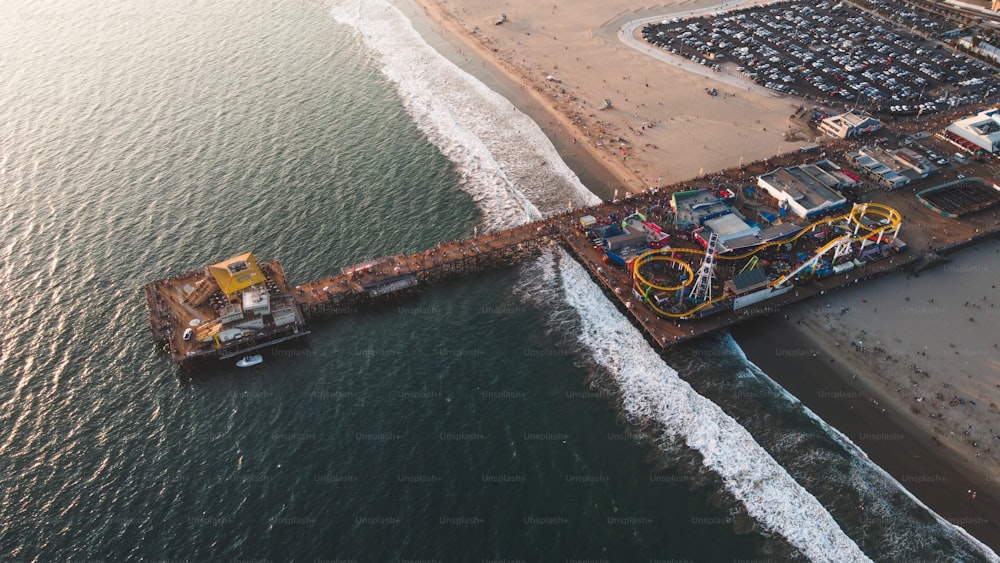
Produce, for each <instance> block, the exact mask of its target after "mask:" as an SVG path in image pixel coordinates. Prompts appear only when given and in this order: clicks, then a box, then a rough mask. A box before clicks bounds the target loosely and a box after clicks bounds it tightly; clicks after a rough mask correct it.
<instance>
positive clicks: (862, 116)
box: [819, 109, 882, 139]
mask: <svg viewBox="0 0 1000 563" xmlns="http://www.w3.org/2000/svg"><path fill="white" fill-rule="evenodd" d="M881 128H882V122H881V121H879V120H878V119H875V118H874V117H872V116H870V115H868V114H867V113H865V112H863V111H859V110H856V109H852V110H851V111H849V112H847V113H842V114H840V115H831V116H830V117H827V118H826V119H824V120H823V121H822V122H820V124H819V129H820V131H822V132H824V133H826V134H827V135H829V136H831V137H836V138H838V139H847V138H850V137H857V136H858V135H861V134H862V133H869V132H871V131H878V130H879V129H881Z"/></svg>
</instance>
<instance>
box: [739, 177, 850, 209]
mask: <svg viewBox="0 0 1000 563" xmlns="http://www.w3.org/2000/svg"><path fill="white" fill-rule="evenodd" d="M757 186H758V187H760V188H762V189H763V190H764V191H766V192H767V193H768V194H770V196H771V197H773V198H774V199H776V200H778V203H779V204H781V205H783V206H787V207H788V210H789V211H791V212H792V213H794V214H795V215H798V216H799V217H803V218H807V219H809V218H812V217H814V216H816V215H820V214H822V213H825V212H827V211H831V210H834V209H837V208H840V207H843V206H845V205H846V204H847V199H846V198H845V197H844V196H842V195H840V193H838V192H837V191H835V190H833V189H832V188H831V187H829V186H827V185H825V184H824V183H823V182H822V181H820V180H819V179H817V178H815V177H814V176H812V175H811V174H809V173H808V172H807V171H806V169H803V167H799V166H792V167H789V168H779V169H778V170H775V171H774V172H770V173H768V174H764V175H762V176H761V177H759V178H757Z"/></svg>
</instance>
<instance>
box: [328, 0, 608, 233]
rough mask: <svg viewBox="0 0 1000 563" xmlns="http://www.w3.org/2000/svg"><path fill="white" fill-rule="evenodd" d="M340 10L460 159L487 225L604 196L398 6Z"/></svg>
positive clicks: (450, 154)
mask: <svg viewBox="0 0 1000 563" xmlns="http://www.w3.org/2000/svg"><path fill="white" fill-rule="evenodd" d="M333 14H334V17H335V18H336V19H337V21H338V22H340V23H344V24H347V25H350V26H352V27H354V28H355V29H357V31H358V33H359V34H360V36H361V38H362V39H363V40H364V42H365V43H366V44H367V45H368V47H369V48H371V49H372V50H373V51H375V52H376V53H378V56H379V59H380V63H381V70H382V72H383V73H384V74H385V76H386V77H388V78H389V80H390V81H391V82H392V83H393V84H394V85H395V86H396V88H397V89H398V91H399V96H400V98H401V99H402V101H403V104H404V105H405V106H406V108H407V111H408V112H409V113H410V115H411V116H412V117H413V120H414V121H415V122H416V124H417V126H418V127H419V128H420V130H421V131H422V132H423V133H424V134H425V135H426V136H427V138H428V139H429V140H430V142H431V143H433V144H434V145H435V146H437V147H438V148H439V149H440V150H441V152H442V154H444V155H445V156H446V157H447V158H448V159H449V160H451V161H452V162H453V163H455V166H456V169H457V171H458V173H459V174H460V176H461V179H462V189H464V190H465V191H467V192H468V193H469V194H471V195H472V197H473V199H474V200H475V202H476V204H477V205H478V206H479V207H480V208H481V209H482V210H483V212H484V213H483V215H484V221H485V223H486V228H487V229H488V230H500V229H504V228H507V227H512V226H515V225H518V224H522V223H525V222H528V221H532V220H535V219H541V218H542V217H543V215H549V214H553V213H556V212H559V211H562V210H564V209H565V208H566V204H567V203H572V204H573V205H585V204H595V203H599V201H600V199H599V198H598V197H597V196H595V195H594V194H593V193H591V192H590V191H588V190H587V188H586V187H584V186H583V184H582V183H580V180H579V178H577V176H576V174H574V173H573V171H572V170H570V168H569V167H568V166H567V165H566V163H565V162H563V160H562V158H561V157H560V156H559V153H558V152H556V149H555V147H553V146H552V143H551V141H549V139H548V137H546V136H545V133H543V132H542V130H541V128H539V127H538V124H536V123H535V122H534V121H532V120H531V118H529V117H528V116H527V115H525V114H524V113H522V112H520V111H519V110H518V109H517V108H516V107H514V105H513V104H511V103H510V102H509V101H508V100H507V99H506V98H504V97H503V96H501V95H500V94H497V93H496V92H494V91H493V90H491V89H489V88H488V87H487V86H486V85H484V84H483V83H482V82H480V81H478V80H477V79H475V78H474V77H472V76H470V75H469V74H468V73H466V72H465V71H463V70H462V69H460V68H459V67H458V66H456V65H455V64H454V63H452V62H451V61H449V60H448V59H446V58H445V57H444V56H442V55H441V54H440V53H438V52H437V51H435V50H434V48H432V47H431V46H430V45H428V44H427V42H426V41H424V39H423V38H422V37H421V36H420V34H419V33H417V31H416V30H415V29H414V28H413V25H412V24H411V22H410V20H409V19H407V18H406V16H405V15H404V14H402V13H401V12H400V11H399V10H397V9H396V8H395V7H394V6H392V5H390V4H389V3H387V2H384V1H382V0H364V1H361V0H345V1H344V2H341V3H339V5H338V6H336V7H335V8H334V9H333Z"/></svg>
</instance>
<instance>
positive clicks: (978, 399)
mask: <svg viewBox="0 0 1000 563" xmlns="http://www.w3.org/2000/svg"><path fill="white" fill-rule="evenodd" d="M949 258H950V261H949V262H948V263H946V264H943V265H940V266H938V267H936V268H934V269H932V270H928V271H925V272H923V273H921V274H920V275H919V276H918V277H914V276H908V275H907V274H906V273H903V272H899V273H895V274H891V275H889V276H886V277H883V278H880V279H877V280H872V281H869V282H866V283H865V284H864V285H863V286H862V285H859V286H857V287H851V288H848V289H844V290H841V291H837V292H834V293H831V294H829V295H827V296H822V297H819V298H817V299H814V300H812V301H809V302H805V303H802V304H799V305H797V306H793V307H790V308H789V309H787V311H786V312H785V313H783V314H782V315H773V316H772V317H770V318H767V319H761V320H758V321H754V322H753V323H750V324H748V325H745V326H741V327H738V328H737V329H736V330H734V336H735V337H736V339H737V341H738V342H739V343H740V345H741V346H742V347H743V348H744V349H745V350H746V352H747V356H748V357H749V358H750V359H751V361H753V362H754V363H756V364H757V365H759V366H760V367H761V368H762V369H764V370H765V371H766V372H767V373H768V374H770V375H771V376H772V377H773V378H774V379H775V380H776V381H777V382H778V383H779V384H781V385H782V386H783V387H785V388H786V389H788V390H789V391H790V392H791V393H792V394H794V395H795V396H796V397H798V398H799V399H800V400H801V401H802V402H803V404H805V405H806V406H807V407H809V408H811V409H812V410H813V411H815V412H816V413H817V414H818V415H819V416H820V417H822V418H823V419H824V420H826V421H827V422H828V423H830V424H831V425H833V426H834V427H836V428H838V429H839V430H841V431H842V432H844V433H845V434H846V435H847V436H848V437H849V438H850V439H851V440H852V441H853V442H854V443H855V444H857V445H858V446H860V447H861V448H862V449H863V450H864V451H865V452H866V453H867V454H868V455H869V456H870V457H871V458H872V459H873V460H874V461H875V462H876V463H878V464H879V465H880V466H881V467H883V468H884V469H886V471H888V472H889V473H890V474H891V475H893V477H895V478H896V480H897V481H899V482H900V483H902V485H903V486H904V487H906V488H907V489H908V490H910V491H911V492H913V493H914V494H916V495H917V497H918V498H920V499H921V500H922V501H923V502H925V503H927V504H928V505H929V506H930V507H931V508H932V509H934V510H935V511H936V512H938V513H939V514H940V515H942V516H943V517H945V518H947V519H948V520H950V521H952V522H953V523H955V524H958V525H960V526H962V527H964V528H966V529H967V530H969V531H970V532H972V533H974V534H975V535H976V536H977V537H979V538H980V539H982V540H983V541H984V542H985V543H987V544H988V545H990V546H991V547H993V548H994V549H998V548H1000V469H998V468H1000V349H998V347H1000V333H998V332H997V331H996V327H997V322H998V319H1000V289H998V288H997V284H998V283H1000V281H998V276H997V271H1000V241H997V240H992V241H986V242H983V243H980V244H979V245H976V246H973V247H971V248H967V249H965V250H962V251H959V252H957V253H955V254H953V255H950V256H949ZM786 315H787V316H786ZM970 491H972V492H974V493H975V495H972V494H971V493H970Z"/></svg>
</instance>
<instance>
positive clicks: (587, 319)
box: [560, 255, 868, 561]
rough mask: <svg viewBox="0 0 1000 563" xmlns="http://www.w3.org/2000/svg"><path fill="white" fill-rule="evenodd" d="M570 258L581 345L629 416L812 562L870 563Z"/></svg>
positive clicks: (567, 278) (566, 280) (566, 281)
mask: <svg viewBox="0 0 1000 563" xmlns="http://www.w3.org/2000/svg"><path fill="white" fill-rule="evenodd" d="M563 258H564V259H562V260H560V264H561V265H562V266H561V277H562V291H563V293H564V295H565V298H566V300H567V301H568V302H569V304H570V305H571V306H572V307H573V308H574V309H576V310H577V311H578V312H579V315H580V319H581V322H582V324H583V326H582V329H581V330H580V334H579V339H580V341H581V343H582V344H583V345H584V346H585V347H586V348H587V350H589V351H590V353H591V354H592V356H593V358H594V360H595V361H596V362H597V363H598V364H599V365H601V366H602V367H604V368H605V369H607V370H608V371H609V372H611V373H612V374H613V376H614V378H615V381H616V383H617V385H618V387H619V390H620V392H621V395H622V400H623V406H624V409H625V414H626V415H628V416H629V417H631V418H633V419H636V420H655V421H656V422H657V423H658V424H659V425H660V426H661V427H662V428H663V429H664V430H665V431H666V432H667V433H669V434H671V435H673V436H676V437H679V438H680V439H682V440H683V441H684V442H685V443H686V444H687V446H688V447H690V448H692V449H694V450H696V451H698V452H699V453H700V454H701V456H702V458H703V460H704V464H705V465H706V466H707V467H708V468H709V469H711V470H712V471H714V472H715V473H717V474H718V475H719V476H720V477H722V479H723V482H724V483H725V487H726V489H727V490H728V491H729V492H730V493H731V494H732V495H733V496H734V497H735V498H736V499H737V500H738V501H740V502H742V503H743V505H744V506H745V507H746V510H747V513H748V514H749V515H750V516H751V517H753V518H755V519H756V520H757V521H758V522H760V524H761V525H762V526H764V527H765V528H767V529H768V530H770V531H772V532H774V533H777V534H780V535H781V536H784V537H785V539H786V540H787V541H788V542H789V543H790V544H791V545H792V546H794V547H795V548H796V549H799V550H800V551H801V552H802V553H803V554H804V555H805V556H806V557H808V558H809V559H810V560H813V561H865V560H868V558H867V557H866V556H865V554H864V553H863V552H862V551H861V549H860V548H859V547H858V546H857V544H855V543H854V542H853V541H852V540H851V539H850V538H849V537H847V535H846V534H845V533H844V531H843V530H841V529H840V526H839V525H837V522H836V521H834V519H833V517H832V516H831V515H830V513H829V512H827V510H826V509H825V508H824V507H823V506H822V505H821V504H820V503H819V501H818V500H816V498H815V497H814V496H812V495H811V494H810V493H809V492H808V491H806V490H805V489H804V488H802V486H801V485H799V484H798V483H797V482H796V481H795V480H794V479H793V478H792V477H791V476H790V475H789V474H788V472H787V471H785V469H784V468H782V467H781V465H780V464H778V462H777V461H775V460H774V458H772V457H771V455H770V454H768V453H767V451H765V450H764V449H763V448H762V447H761V446H760V445H759V444H758V443H757V442H756V441H755V440H754V438H753V436H751V435H750V433H749V432H747V430H746V429H745V428H743V426H741V425H740V424H739V423H738V422H737V421H736V420H734V419H733V418H732V417H730V416H729V415H727V414H726V413H725V412H724V411H723V410H722V409H721V408H719V406H718V405H716V404H715V403H713V402H712V401H710V400H708V399H706V398H705V397H702V396H701V395H699V394H698V393H697V392H696V391H695V390H694V389H693V388H691V386H690V385H689V384H688V383H687V382H686V381H684V380H683V379H681V378H680V377H679V376H678V374H677V372H676V371H674V369H673V368H671V367H670V366H668V365H667V364H666V363H664V362H663V359H662V358H661V357H660V356H659V355H658V354H657V353H656V351H655V350H653V349H652V348H651V347H650V346H649V345H648V344H647V343H646V341H645V340H644V339H643V338H642V335H641V334H640V333H639V331H638V330H637V329H636V328H635V327H634V326H633V325H632V324H631V323H630V322H629V321H628V319H627V318H625V316H624V315H622V314H621V312H620V311H618V310H617V309H616V308H615V307H614V305H613V304H612V303H611V302H610V301H609V300H608V299H607V297H606V296H605V295H604V294H603V293H602V292H601V290H600V288H598V287H597V285H596V284H595V283H594V282H593V281H592V280H591V279H590V278H589V277H588V276H587V273H586V271H585V270H584V269H583V267H582V266H581V265H579V264H577V263H576V262H575V261H574V260H572V259H570V258H569V256H568V255H565V256H564V257H563Z"/></svg>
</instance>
